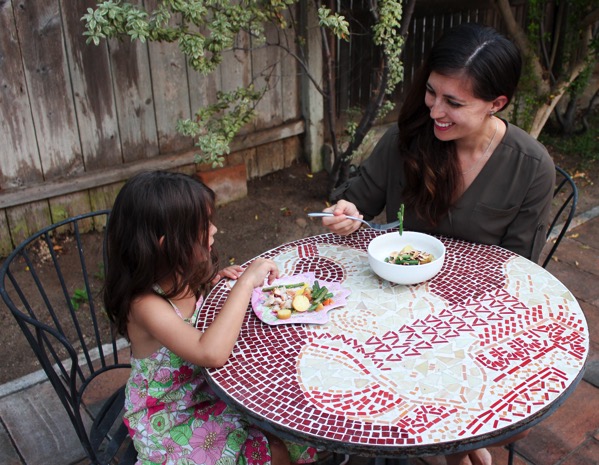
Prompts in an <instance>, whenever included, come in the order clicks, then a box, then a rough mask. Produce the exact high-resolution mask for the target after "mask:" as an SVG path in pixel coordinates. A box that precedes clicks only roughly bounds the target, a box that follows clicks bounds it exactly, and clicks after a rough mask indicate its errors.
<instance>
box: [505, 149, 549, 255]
mask: <svg viewBox="0 0 599 465" xmlns="http://www.w3.org/2000/svg"><path fill="white" fill-rule="evenodd" d="M554 186H555V165H554V163H553V160H552V159H551V157H550V156H549V154H545V156H543V157H541V158H540V161H539V164H538V168H537V170H536V173H535V176H534V179H533V181H532V182H531V184H530V187H529V189H528V192H527V193H526V195H525V197H524V200H523V202H522V205H521V207H520V209H519V211H518V213H517V214H516V217H515V218H514V220H513V221H512V222H511V224H510V225H509V226H508V228H507V230H506V232H505V235H504V237H503V238H502V240H501V243H500V245H501V246H502V247H504V248H506V249H508V250H511V251H513V252H516V253H518V254H519V255H522V256H524V257H526V258H528V259H530V260H532V261H534V262H538V261H539V257H540V255H541V251H542V250H543V247H544V245H545V242H546V236H547V229H548V227H549V214H550V209H551V201H552V199H553V190H554Z"/></svg>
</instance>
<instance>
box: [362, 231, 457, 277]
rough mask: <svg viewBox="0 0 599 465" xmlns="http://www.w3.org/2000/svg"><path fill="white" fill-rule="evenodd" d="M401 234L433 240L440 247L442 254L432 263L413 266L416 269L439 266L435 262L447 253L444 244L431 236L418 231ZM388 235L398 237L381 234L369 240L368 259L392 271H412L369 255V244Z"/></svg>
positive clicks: (407, 267)
mask: <svg viewBox="0 0 599 465" xmlns="http://www.w3.org/2000/svg"><path fill="white" fill-rule="evenodd" d="M403 233H404V234H406V233H409V234H414V235H416V236H417V237H429V238H432V239H434V242H436V243H438V245H440V247H441V250H442V252H441V254H440V255H439V256H438V257H435V258H434V260H433V261H432V262H429V263H423V264H421V265H415V266H417V267H418V269H423V268H428V267H431V266H437V265H438V264H439V263H437V261H438V260H439V259H441V258H443V257H445V254H446V252H447V248H446V247H445V244H444V243H443V242H442V241H441V240H440V239H438V238H437V237H435V236H433V235H432V234H427V233H422V232H419V231H404V232H403ZM390 234H398V235H399V233H398V232H388V233H385V234H381V235H379V236H377V237H375V238H373V239H372V240H371V241H370V242H369V243H368V250H367V252H368V256H369V257H372V259H374V260H376V261H377V263H380V264H381V265H383V266H388V267H393V268H394V269H396V268H406V269H413V268H412V267H411V266H404V267H400V266H399V265H395V264H394V263H388V262H385V261H383V260H381V259H380V258H378V257H376V256H374V255H373V254H372V253H371V249H370V246H371V244H372V243H373V242H374V241H376V240H377V239H380V238H383V237H388V236H389V235H390Z"/></svg>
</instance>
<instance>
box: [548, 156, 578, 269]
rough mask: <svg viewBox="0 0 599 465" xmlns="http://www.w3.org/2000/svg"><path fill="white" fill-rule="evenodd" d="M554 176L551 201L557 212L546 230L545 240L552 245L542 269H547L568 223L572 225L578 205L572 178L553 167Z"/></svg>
mask: <svg viewBox="0 0 599 465" xmlns="http://www.w3.org/2000/svg"><path fill="white" fill-rule="evenodd" d="M555 175H556V180H555V190H554V191H553V199H554V203H555V205H554V208H557V211H556V212H555V215H554V216H553V219H552V220H551V224H550V225H549V229H548V230H547V240H548V241H553V244H552V246H551V248H550V249H549V252H548V254H547V255H546V256H545V259H544V261H543V265H542V266H543V268H546V267H547V264H548V263H549V261H550V260H551V258H552V257H553V254H554V253H555V251H556V250H557V248H558V246H559V244H560V242H561V241H562V239H563V238H564V236H565V234H566V232H567V231H568V228H569V227H570V223H572V219H573V218H574V213H576V204H577V203H578V188H577V187H576V184H575V183H574V180H573V179H572V177H571V176H570V175H569V174H568V173H567V172H566V171H564V170H563V169H562V168H560V167H559V166H556V167H555Z"/></svg>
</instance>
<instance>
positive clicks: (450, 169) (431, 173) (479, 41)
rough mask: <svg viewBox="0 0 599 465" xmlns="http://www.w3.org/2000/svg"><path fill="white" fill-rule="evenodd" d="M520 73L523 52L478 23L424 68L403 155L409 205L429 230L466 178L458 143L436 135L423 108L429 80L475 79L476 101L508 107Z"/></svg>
mask: <svg viewBox="0 0 599 465" xmlns="http://www.w3.org/2000/svg"><path fill="white" fill-rule="evenodd" d="M521 68H522V59H521V56H520V52H519V51H518V49H517V48H516V46H515V45H514V44H513V43H512V42H511V41H510V40H509V39H507V38H506V37H504V36H503V35H501V34H500V33H499V32H497V31H496V30H495V29H493V28H491V27H487V26H482V25H479V24H473V23H465V24H460V25H459V26H456V27H454V28H452V29H450V30H449V31H447V32H446V33H445V34H443V35H442V37H441V38H440V39H439V40H438V41H437V42H436V43H435V44H434V45H433V48H432V49H431V51H430V53H429V55H428V58H427V59H426V60H425V62H424V63H423V65H422V66H421V67H420V69H419V71H418V73H417V75H416V76H415V78H414V84H413V86H412V88H411V89H410V91H409V92H407V94H406V98H405V102H404V104H403V106H402V108H401V111H400V114H399V118H398V126H399V138H400V142H399V145H400V147H399V149H400V150H401V151H402V152H403V153H405V154H406V156H405V164H404V167H405V174H406V188H405V190H404V193H405V202H406V203H407V204H408V205H410V206H412V207H413V208H414V209H415V210H416V212H418V214H419V215H420V216H421V217H422V218H423V219H425V220H427V221H428V222H429V223H430V224H432V225H436V224H437V223H438V222H439V220H440V219H441V218H442V217H443V216H444V215H446V214H447V212H448V211H449V208H450V207H451V205H452V203H453V202H454V201H455V193H456V192H457V189H458V188H459V186H460V183H461V179H462V178H461V173H460V167H459V163H458V160H457V154H456V148H455V142H454V141H448V142H443V141H440V140H439V139H437V138H436V137H435V135H434V132H433V120H432V119H431V117H430V110H429V109H428V107H427V106H426V105H425V103H424V98H425V95H426V84H427V80H428V77H429V75H430V74H431V72H433V71H434V72H436V73H439V74H441V75H445V76H456V75H463V76H465V77H467V78H469V79H470V81H471V83H472V91H473V93H474V96H475V97H476V98H479V99H482V100H485V101H488V102H490V101H492V100H494V99H496V98H497V97H499V96H506V97H507V98H508V103H509V102H510V101H511V99H512V97H513V95H514V92H515V91H516V87H517V85H518V80H519V79H520V72H521ZM506 106H507V104H506ZM502 109H503V108H502Z"/></svg>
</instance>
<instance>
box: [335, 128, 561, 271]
mask: <svg viewBox="0 0 599 465" xmlns="http://www.w3.org/2000/svg"><path fill="white" fill-rule="evenodd" d="M505 124H506V125H507V131H506V133H505V135H504V137H503V139H502V140H501V142H500V144H499V145H498V146H497V148H496V149H495V151H494V152H493V153H492V154H491V156H490V157H489V159H488V160H487V163H486V164H485V166H484V167H483V168H482V170H481V172H480V173H479V174H478V176H477V177H476V178H475V179H474V181H473V182H472V184H471V185H470V186H469V187H468V189H467V190H466V191H465V192H464V193H463V194H462V196H461V197H460V198H459V199H458V201H457V202H456V204H455V205H454V206H453V207H452V208H451V210H450V211H449V214H448V215H447V216H446V217H445V218H443V219H442V220H441V221H440V223H439V224H438V225H437V226H436V227H432V226H431V225H429V224H427V223H426V222H424V221H423V220H421V219H419V218H418V217H417V215H416V214H415V212H414V211H410V209H409V208H407V207H406V211H405V216H404V229H405V230H410V231H419V232H425V233H431V234H440V235H444V236H450V237H454V238H458V239H464V240H467V241H471V242H478V243H482V244H490V245H499V246H501V247H504V248H506V249H508V250H511V251H513V252H516V253H517V254H520V255H522V256H524V257H526V258H529V259H531V260H533V261H535V262H536V261H538V260H539V255H540V253H541V250H542V249H543V246H544V244H545V240H546V233H547V227H548V224H549V210H550V207H551V200H552V198H553V188H554V184H555V166H554V164H553V160H552V159H551V157H550V155H549V153H548V152H547V149H545V147H544V146H543V145H542V144H541V143H539V142H538V141H537V140H536V139H534V138H533V137H532V136H530V135H529V134H527V133H526V132H525V131H523V130H522V129H520V128H518V127H517V126H513V125H511V124H509V123H507V122H505ZM398 147H399V138H398V129H397V126H393V127H392V128H390V129H389V130H387V132H386V133H385V134H384V135H383V137H382V138H381V139H380V141H379V142H378V144H377V145H376V147H375V148H374V150H373V152H372V154H371V155H370V156H369V157H368V158H367V159H366V160H365V161H364V162H363V163H362V165H361V166H360V169H359V170H358V174H357V176H355V177H353V178H351V179H350V180H349V181H347V182H346V183H344V184H343V185H341V186H340V187H339V188H338V189H336V190H335V192H334V193H333V199H334V200H339V199H346V200H348V201H350V202H352V203H354V204H355V205H356V206H357V207H358V210H359V211H360V212H361V213H362V214H363V215H364V217H365V218H366V219H371V218H373V217H375V216H377V215H378V214H379V213H381V212H382V211H383V209H385V211H386V215H387V221H389V222H391V221H395V220H396V219H397V211H398V210H399V206H400V205H401V204H402V203H404V201H403V195H402V193H403V187H404V185H405V175H404V170H403V157H402V154H401V153H399V149H398Z"/></svg>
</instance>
